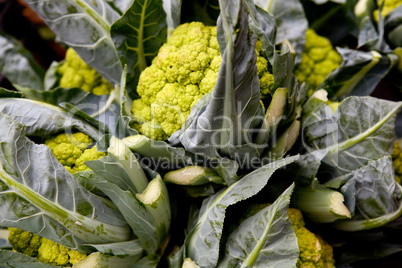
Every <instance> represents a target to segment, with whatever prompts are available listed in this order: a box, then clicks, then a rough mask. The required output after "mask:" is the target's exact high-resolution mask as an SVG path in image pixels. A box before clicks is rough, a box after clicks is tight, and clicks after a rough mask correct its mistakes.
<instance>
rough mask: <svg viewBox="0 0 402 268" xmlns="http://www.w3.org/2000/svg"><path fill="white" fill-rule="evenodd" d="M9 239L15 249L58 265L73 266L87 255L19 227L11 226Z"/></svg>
mask: <svg viewBox="0 0 402 268" xmlns="http://www.w3.org/2000/svg"><path fill="white" fill-rule="evenodd" d="M8 240H9V242H10V244H11V245H12V246H13V250H15V251H17V252H20V253H22V254H24V255H27V256H30V257H34V258H37V259H38V260H39V261H41V262H45V263H49V264H53V265H57V266H69V267H71V266H72V265H74V264H76V263H78V262H80V261H82V260H83V259H85V258H86V256H87V255H86V254H84V253H81V252H78V251H76V250H73V249H69V248H66V247H64V246H62V245H60V244H57V243H55V242H53V241H51V240H49V239H46V238H43V237H40V236H38V235H36V234H33V233H30V232H27V231H23V230H20V229H17V228H9V237H8Z"/></svg>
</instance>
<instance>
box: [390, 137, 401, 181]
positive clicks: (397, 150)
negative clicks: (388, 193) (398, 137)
mask: <svg viewBox="0 0 402 268" xmlns="http://www.w3.org/2000/svg"><path fill="white" fill-rule="evenodd" d="M392 161H393V164H394V170H395V181H396V182H397V183H399V184H401V179H402V150H401V146H400V145H399V143H398V142H397V141H396V142H395V145H394V151H393V152H392Z"/></svg>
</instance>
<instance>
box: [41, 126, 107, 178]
mask: <svg viewBox="0 0 402 268" xmlns="http://www.w3.org/2000/svg"><path fill="white" fill-rule="evenodd" d="M92 143H93V140H92V139H91V138H90V137H89V136H87V135H86V134H84V133H81V132H77V133H74V134H67V133H62V134H59V135H57V136H55V137H52V138H49V139H47V140H46V141H45V144H46V145H47V146H48V147H49V148H50V149H51V150H52V153H53V155H54V156H55V157H56V159H57V160H58V161H59V162H60V163H61V164H62V165H63V166H64V167H65V168H66V169H67V171H68V172H70V173H75V172H78V171H84V170H88V169H89V168H88V167H87V166H86V165H85V164H84V163H85V161H89V160H97V159H100V158H102V157H104V156H105V155H106V153H105V152H98V151H97V149H96V146H93V147H92V148H90V149H87V148H88V147H89V146H90V145H92Z"/></svg>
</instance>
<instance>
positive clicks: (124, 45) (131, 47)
mask: <svg viewBox="0 0 402 268" xmlns="http://www.w3.org/2000/svg"><path fill="white" fill-rule="evenodd" d="M162 4H163V3H162V0H137V1H134V2H133V4H132V5H131V7H130V8H129V9H128V10H127V12H126V13H125V14H124V15H123V16H122V17H121V18H119V19H118V20H117V21H116V22H115V23H114V24H113V26H112V29H111V34H112V38H113V41H114V44H115V46H116V49H117V53H118V55H119V58H120V62H121V65H122V66H125V65H126V64H127V87H128V89H129V92H132V94H131V95H133V93H134V92H135V91H134V90H135V88H136V87H137V83H138V79H139V76H140V74H141V72H142V71H143V70H144V69H145V68H146V67H147V66H149V65H150V64H151V62H152V59H153V58H154V57H155V56H156V54H157V53H158V50H159V48H160V47H161V46H162V44H163V43H164V42H166V34H167V26H166V15H165V12H164V10H163V7H162Z"/></svg>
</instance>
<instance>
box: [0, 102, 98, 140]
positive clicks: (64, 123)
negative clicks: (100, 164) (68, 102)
mask: <svg viewBox="0 0 402 268" xmlns="http://www.w3.org/2000/svg"><path fill="white" fill-rule="evenodd" d="M0 113H2V114H7V115H9V116H10V117H12V118H13V119H14V120H16V121H18V122H19V123H21V124H23V125H24V128H25V132H26V134H27V135H29V136H40V137H46V136H49V135H54V134H56V133H59V132H64V131H73V130H76V131H80V132H84V133H85V134H87V135H89V136H90V137H92V138H93V139H95V140H97V141H98V140H100V138H101V137H102V136H103V135H104V134H105V133H104V132H102V131H101V130H99V129H98V128H97V127H96V126H94V125H92V124H90V123H88V122H87V121H85V120H83V119H81V118H79V117H78V116H77V115H76V114H75V113H72V112H71V113H70V112H68V111H66V110H65V109H62V108H60V107H57V106H53V105H50V104H46V103H43V102H38V101H33V100H28V99H20V98H19V99H15V98H3V99H0Z"/></svg>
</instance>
